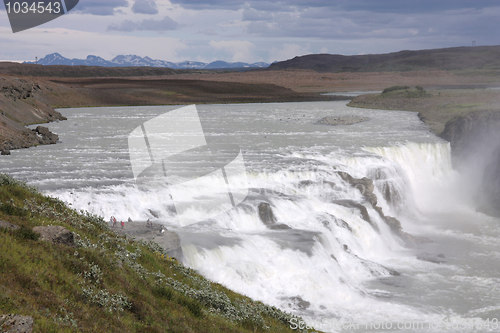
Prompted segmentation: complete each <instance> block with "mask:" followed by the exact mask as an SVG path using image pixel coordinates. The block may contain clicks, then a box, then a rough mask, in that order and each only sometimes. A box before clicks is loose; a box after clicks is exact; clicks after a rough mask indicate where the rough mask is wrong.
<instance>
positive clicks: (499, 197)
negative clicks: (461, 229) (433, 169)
mask: <svg viewBox="0 0 500 333" xmlns="http://www.w3.org/2000/svg"><path fill="white" fill-rule="evenodd" d="M441 137H442V138H444V139H445V140H448V141H449V142H450V144H451V151H452V157H453V164H454V166H455V167H456V168H457V169H458V170H459V171H461V172H462V175H464V176H465V177H467V178H468V179H467V181H468V182H469V183H473V184H477V185H479V186H478V191H477V192H476V193H474V196H475V197H476V198H477V201H478V203H479V209H480V210H481V211H482V212H484V213H486V214H490V215H493V216H499V217H500V208H499V207H500V190H499V189H500V167H499V163H500V112H497V111H476V112H470V113H468V114H466V115H464V116H460V117H457V118H455V119H453V120H450V121H449V122H448V123H446V126H445V129H444V131H443V133H442V134H441Z"/></svg>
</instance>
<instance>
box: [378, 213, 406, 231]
mask: <svg viewBox="0 0 500 333" xmlns="http://www.w3.org/2000/svg"><path fill="white" fill-rule="evenodd" d="M382 218H383V219H384V221H385V223H387V225H388V226H389V227H390V228H391V230H392V231H394V232H395V233H400V232H401V230H402V228H401V222H399V220H398V219H397V218H395V217H392V216H387V215H383V216H382Z"/></svg>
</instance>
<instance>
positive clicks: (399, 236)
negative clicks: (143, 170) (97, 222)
mask: <svg viewBox="0 0 500 333" xmlns="http://www.w3.org/2000/svg"><path fill="white" fill-rule="evenodd" d="M171 109H174V107H128V108H87V109H67V110H61V111H62V113H63V115H64V116H66V117H67V118H68V119H69V120H68V121H65V122H60V123H55V124H51V125H50V126H49V127H50V129H51V130H52V131H54V132H55V133H57V134H59V136H60V138H61V143H60V144H58V145H55V146H43V147H36V148H32V149H28V150H22V151H15V152H13V155H12V156H11V157H10V158H9V159H2V160H1V161H0V162H1V166H2V171H3V172H6V173H9V174H11V175H13V176H14V177H16V178H19V179H23V180H26V181H27V182H28V183H30V184H32V185H34V186H37V187H38V188H40V189H41V190H42V191H44V192H45V193H47V194H50V195H52V196H56V197H59V198H61V199H62V200H64V201H66V202H68V203H69V204H71V205H72V207H74V208H77V209H85V210H89V211H91V212H92V213H95V214H99V215H101V216H103V217H105V218H106V219H108V218H109V216H111V215H114V216H117V217H118V218H119V219H124V220H125V219H127V218H128V217H130V218H132V219H133V220H136V221H146V220H147V219H155V220H156V221H157V222H161V223H164V224H165V225H167V227H168V228H169V229H170V230H173V231H176V232H177V233H178V234H179V236H180V238H181V242H182V251H183V258H182V261H183V262H184V264H186V265H188V266H190V267H192V268H194V269H196V270H197V271H199V272H200V273H201V274H203V275H204V276H206V277H208V278H209V279H211V280H213V281H216V282H219V283H221V284H223V285H225V286H227V287H229V288H231V289H233V290H235V291H237V292H240V293H242V294H246V295H248V296H250V297H251V298H253V299H256V300H260V301H263V302H265V303H267V304H271V305H275V306H278V307H280V308H281V309H284V310H286V311H290V312H292V313H294V314H297V315H299V316H301V317H302V318H304V319H306V321H307V323H308V324H311V325H313V326H315V327H316V328H318V329H322V330H324V331H329V332H341V331H346V332H347V331H352V329H358V330H359V331H360V332H364V331H380V330H378V329H377V326H376V324H379V323H388V322H393V323H409V322H410V323H411V322H418V323H424V324H425V325H427V326H423V327H424V328H421V331H424V332H433V331H436V332H440V331H443V327H446V325H448V324H449V325H451V324H455V325H463V326H460V327H465V329H464V331H467V332H468V331H471V332H473V331H478V332H483V331H484V332H487V331H493V330H490V328H492V327H493V326H491V327H487V329H483V330H477V329H476V328H477V327H479V326H475V325H476V324H477V325H480V324H481V323H482V324H484V323H485V322H489V321H488V320H492V319H494V318H500V307H499V306H498V304H500V290H499V289H498V288H495V287H494V286H496V285H499V282H500V277H498V272H497V270H496V269H495V266H496V267H500V266H499V263H500V250H499V248H498V245H497V239H498V237H499V236H500V227H499V226H500V223H498V222H499V221H498V220H495V219H493V218H490V217H488V216H485V215H482V214H480V213H478V212H476V210H475V203H474V198H472V197H471V195H470V194H469V193H470V192H469V191H468V189H467V188H466V186H465V185H464V184H463V183H462V182H461V176H460V174H458V173H457V172H456V171H455V170H454V169H453V167H452V163H451V152H450V146H449V144H448V143H447V142H445V141H443V140H441V139H439V138H437V137H435V136H434V135H433V134H432V133H430V132H429V131H428V130H427V128H426V127H425V126H424V125H423V124H422V123H421V122H420V120H419V119H418V117H417V115H416V114H415V113H411V112H395V111H377V110H361V109H353V108H348V107H346V106H345V103H344V102H314V103H312V102H311V103H276V104H241V105H206V106H200V107H199V113H200V116H201V118H202V119H203V122H202V123H203V129H204V131H205V135H206V137H207V141H211V142H212V143H227V141H230V143H232V144H237V145H238V146H239V147H240V148H241V151H242V152H243V156H244V158H245V165H246V170H247V172H246V175H245V177H242V178H241V179H233V183H234V184H237V186H239V187H240V188H242V189H244V188H248V189H249V192H248V193H249V194H248V197H247V198H246V200H245V201H244V202H243V203H241V204H240V205H238V206H237V207H236V208H234V209H231V210H229V211H226V212H224V213H221V214H219V215H217V216H210V218H206V216H207V212H206V211H203V210H196V209H192V210H189V211H186V212H184V214H187V215H189V216H185V217H186V218H187V217H188V218H190V219H195V220H199V221H200V223H195V224H190V225H189V226H186V227H182V226H180V225H179V224H177V223H176V219H177V218H178V216H176V215H175V211H173V210H172V202H171V201H170V199H169V190H168V188H160V189H158V188H143V187H138V186H136V184H135V182H134V179H133V176H132V171H131V167H130V162H129V159H128V150H127V144H126V143H127V136H128V134H129V133H130V132H131V131H132V130H133V129H134V128H136V127H137V126H140V125H141V124H142V123H143V122H145V121H147V120H149V119H152V118H153V117H155V116H157V115H159V114H162V113H164V112H166V111H168V110H171ZM332 115H334V116H339V117H342V116H346V115H349V116H353V115H354V116H359V117H360V118H361V117H362V118H363V119H366V121H364V122H361V123H357V124H354V125H350V126H328V125H318V124H316V122H317V120H318V119H321V118H322V117H325V116H332ZM33 160H36V161H37V163H32V162H31V161H33ZM199 163H200V165H201V164H202V163H203V161H201V160H200V161H199ZM346 174H347V175H348V176H345V175H346ZM361 183H362V184H364V185H362V186H360V184H361ZM370 183H371V184H373V189H370V188H369V187H370V186H369V184H370ZM214 184H215V183H214V182H212V181H211V180H210V178H207V179H206V181H205V183H204V184H202V185H203V187H205V188H208V189H210V188H211V187H213V186H214ZM367 184H368V186H367ZM197 186H199V184H197ZM216 190H217V189H216ZM184 191H186V193H185V194H186V197H192V196H193V195H196V193H197V192H198V191H200V188H199V187H189V186H186V187H185V188H184ZM370 195H375V196H376V203H375V202H374V200H373V199H370V198H372V197H370ZM262 204H265V205H262ZM259 206H260V207H261V208H260V209H259ZM262 207H264V208H262ZM263 209H264V210H266V212H267V214H272V216H273V221H271V222H269V221H263V220H262V213H263V212H262V210H263ZM271 212H272V213H271ZM388 217H390V218H394V219H392V220H391V221H394V220H396V221H398V223H400V224H401V228H402V231H401V232H399V231H397V230H395V228H394V225H391V223H389V222H388ZM478 323H479V324H478ZM356 325H365V326H356ZM370 325H371V326H370ZM481 327H482V328H484V326H481ZM389 331H398V330H396V329H391V330H389ZM400 331H404V330H403V329H401V330H400ZM417 331H418V330H417Z"/></svg>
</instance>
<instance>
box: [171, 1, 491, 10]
mask: <svg viewBox="0 0 500 333" xmlns="http://www.w3.org/2000/svg"><path fill="white" fill-rule="evenodd" d="M170 2H171V3H174V4H178V5H180V6H182V7H184V8H191V9H221V8H223V9H233V10H238V9H242V8H244V7H250V8H254V9H258V10H270V9H274V10H279V11H285V10H288V9H290V8H299V9H307V8H331V9H336V10H341V11H357V10H365V11H371V12H390V13H421V12H432V11H439V10H452V9H460V8H486V7H494V6H497V5H498V0H440V1H435V0H418V1H415V0H377V1H374V0H355V1H353V0H335V1H332V0H309V1H304V0H277V1H268V0H170Z"/></svg>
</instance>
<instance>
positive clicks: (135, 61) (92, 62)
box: [26, 53, 269, 69]
mask: <svg viewBox="0 0 500 333" xmlns="http://www.w3.org/2000/svg"><path fill="white" fill-rule="evenodd" d="M26 63H28V64H35V63H36V64H38V65H46V66H51V65H65V66H99V67H160V68H172V69H245V68H248V69H250V68H266V67H268V66H269V64H267V63H264V62H256V63H253V64H248V63H245V62H225V61H214V62H211V63H204V62H198V61H183V62H170V61H165V60H155V59H151V58H150V57H144V58H143V57H140V56H137V55H119V56H116V57H114V58H113V59H112V60H106V59H103V58H101V57H98V56H94V55H89V56H87V58H86V59H69V58H65V57H63V56H62V55H61V54H59V53H52V54H48V55H46V56H45V57H43V58H41V59H39V60H38V62H26Z"/></svg>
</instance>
